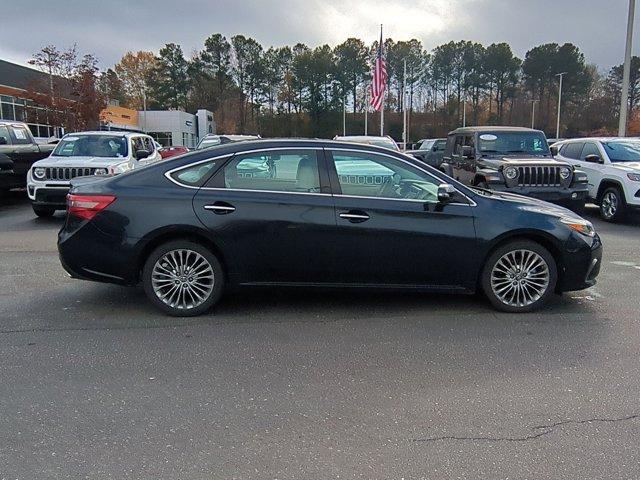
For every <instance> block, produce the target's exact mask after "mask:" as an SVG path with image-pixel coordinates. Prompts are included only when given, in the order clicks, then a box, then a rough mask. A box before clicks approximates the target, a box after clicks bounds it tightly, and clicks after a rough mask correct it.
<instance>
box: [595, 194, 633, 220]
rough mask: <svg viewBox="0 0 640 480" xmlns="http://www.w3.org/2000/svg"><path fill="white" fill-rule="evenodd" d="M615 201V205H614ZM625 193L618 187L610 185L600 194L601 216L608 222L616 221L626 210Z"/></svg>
mask: <svg viewBox="0 0 640 480" xmlns="http://www.w3.org/2000/svg"><path fill="white" fill-rule="evenodd" d="M613 203H615V205H613ZM626 206H627V204H626V202H625V200H624V195H623V194H622V193H621V192H620V189H619V188H618V187H608V188H607V189H605V191H604V192H602V195H601V196H600V202H599V207H600V218H602V219H603V220H604V221H606V222H616V221H618V220H620V218H621V217H622V216H623V215H624V212H625V210H626Z"/></svg>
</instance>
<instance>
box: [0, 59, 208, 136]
mask: <svg viewBox="0 0 640 480" xmlns="http://www.w3.org/2000/svg"><path fill="white" fill-rule="evenodd" d="M48 82H49V80H48V76H47V75H46V74H44V73H42V72H40V71H39V70H35V69H33V68H28V67H24V66H22V65H17V64H15V63H11V62H7V61H5V60H0V120H15V121H19V122H25V123H26V124H27V125H28V126H29V128H30V129H31V132H32V133H33V136H34V137H36V138H40V139H48V138H51V137H57V138H59V137H61V136H62V135H64V134H65V133H68V132H65V130H64V128H63V127H62V126H61V125H56V124H55V121H54V120H52V119H53V118H55V115H49V112H48V110H47V109H46V108H45V107H43V106H41V105H38V104H37V103H36V102H34V101H33V100H31V99H29V97H30V96H32V95H28V92H33V91H39V90H40V91H41V90H42V89H44V88H45V87H46V86H47V85H48ZM100 125H101V129H103V130H126V131H134V132H145V133H148V134H149V135H151V136H152V137H154V138H155V139H156V140H157V141H158V142H159V143H160V144H162V145H164V146H177V145H184V146H186V147H190V148H192V147H195V146H196V145H197V143H198V141H199V140H200V139H201V138H202V137H203V136H204V135H206V134H207V133H215V132H216V124H215V121H214V119H213V113H212V112H210V111H208V110H204V109H199V110H197V111H196V112H195V113H193V114H192V113H188V112H183V111H180V110H147V111H137V110H131V109H129V108H124V107H121V106H119V105H118V103H117V102H109V104H108V105H107V107H106V108H105V109H104V110H103V111H102V112H101V113H100Z"/></svg>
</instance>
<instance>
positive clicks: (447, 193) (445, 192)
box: [438, 183, 456, 203]
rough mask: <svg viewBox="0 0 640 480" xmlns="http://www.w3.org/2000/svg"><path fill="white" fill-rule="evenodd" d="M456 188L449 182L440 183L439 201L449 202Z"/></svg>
mask: <svg viewBox="0 0 640 480" xmlns="http://www.w3.org/2000/svg"><path fill="white" fill-rule="evenodd" d="M455 194H456V189H455V188H454V187H453V185H451V184H449V183H441V184H440V185H438V203H449V202H450V201H451V200H453V197H454V196H455Z"/></svg>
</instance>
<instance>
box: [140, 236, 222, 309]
mask: <svg viewBox="0 0 640 480" xmlns="http://www.w3.org/2000/svg"><path fill="white" fill-rule="evenodd" d="M142 282H143V285H144V290H145V293H146V294H147V296H148V297H149V299H150V300H151V302H152V303H154V304H155V305H156V306H157V307H159V308H160V309H161V310H163V311H164V312H166V313H168V314H169V315H173V316H178V317H190V316H194V315H200V314H201V313H204V312H206V311H207V310H209V309H210V308H211V307H212V306H213V305H214V304H215V303H216V302H217V301H218V300H219V299H220V296H221V295H222V291H223V287H224V282H225V280H224V272H223V269H222V266H221V265H220V262H219V261H218V259H217V258H216V256H215V255H214V254H213V253H212V252H211V251H210V250H209V249H207V248H206V247H204V246H203V245H200V244H198V243H194V242H190V241H187V240H176V241H172V242H168V243H165V244H164V245H161V246H160V247H158V248H157V249H156V250H154V251H153V252H152V253H151V255H149V258H148V259H147V261H146V262H145V265H144V269H143V271H142Z"/></svg>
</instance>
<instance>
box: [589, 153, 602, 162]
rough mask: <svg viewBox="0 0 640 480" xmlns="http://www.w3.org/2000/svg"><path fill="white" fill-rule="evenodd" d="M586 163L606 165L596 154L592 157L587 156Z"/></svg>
mask: <svg viewBox="0 0 640 480" xmlns="http://www.w3.org/2000/svg"><path fill="white" fill-rule="evenodd" d="M584 161H585V162H589V163H604V162H603V161H602V159H601V158H600V155H596V154H595V153H592V154H591V155H587V156H586V157H584Z"/></svg>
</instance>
